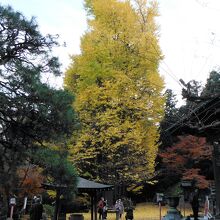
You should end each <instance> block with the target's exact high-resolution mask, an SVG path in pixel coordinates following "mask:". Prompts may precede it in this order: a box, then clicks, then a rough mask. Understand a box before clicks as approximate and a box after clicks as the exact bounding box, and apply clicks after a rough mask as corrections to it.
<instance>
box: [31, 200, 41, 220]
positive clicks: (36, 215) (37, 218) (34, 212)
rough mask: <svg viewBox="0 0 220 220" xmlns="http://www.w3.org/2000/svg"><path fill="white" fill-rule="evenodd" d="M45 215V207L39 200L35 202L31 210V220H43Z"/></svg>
mask: <svg viewBox="0 0 220 220" xmlns="http://www.w3.org/2000/svg"><path fill="white" fill-rule="evenodd" d="M42 214H43V205H42V204H41V201H40V199H39V198H36V200H35V201H34V203H33V205H32V207H31V210H30V220H41V219H42Z"/></svg>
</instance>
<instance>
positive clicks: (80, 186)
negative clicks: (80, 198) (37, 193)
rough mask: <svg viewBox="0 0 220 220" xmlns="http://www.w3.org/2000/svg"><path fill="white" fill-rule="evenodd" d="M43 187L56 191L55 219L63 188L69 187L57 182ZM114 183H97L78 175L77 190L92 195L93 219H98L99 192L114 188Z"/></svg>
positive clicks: (44, 184) (55, 218) (55, 219)
mask: <svg viewBox="0 0 220 220" xmlns="http://www.w3.org/2000/svg"><path fill="white" fill-rule="evenodd" d="M42 187H43V188H44V189H52V190H55V191H56V204H55V210H54V220H57V219H58V215H59V213H58V210H59V204H60V195H61V193H62V190H65V189H66V188H67V186H66V185H57V184H50V183H43V184H42ZM113 188H114V186H113V185H105V184H101V183H97V182H94V181H90V180H87V179H84V178H82V177H78V183H77V190H78V192H80V193H87V194H88V195H89V196H90V201H91V220H97V202H98V201H97V193H98V192H103V191H110V190H113Z"/></svg>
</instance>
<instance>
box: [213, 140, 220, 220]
mask: <svg viewBox="0 0 220 220" xmlns="http://www.w3.org/2000/svg"><path fill="white" fill-rule="evenodd" d="M213 169H214V179H215V195H216V216H215V218H216V219H220V175H219V173H220V143H219V141H214V142H213Z"/></svg>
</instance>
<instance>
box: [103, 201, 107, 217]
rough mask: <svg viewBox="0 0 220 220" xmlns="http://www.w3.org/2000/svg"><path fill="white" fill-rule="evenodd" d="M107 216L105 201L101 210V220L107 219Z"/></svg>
mask: <svg viewBox="0 0 220 220" xmlns="http://www.w3.org/2000/svg"><path fill="white" fill-rule="evenodd" d="M107 214H108V205H107V200H105V201H104V206H103V210H102V219H103V220H106V219H107Z"/></svg>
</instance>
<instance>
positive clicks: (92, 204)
mask: <svg viewBox="0 0 220 220" xmlns="http://www.w3.org/2000/svg"><path fill="white" fill-rule="evenodd" d="M90 196H91V220H93V219H94V218H93V217H94V214H93V212H94V196H93V193H91V194H90Z"/></svg>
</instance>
